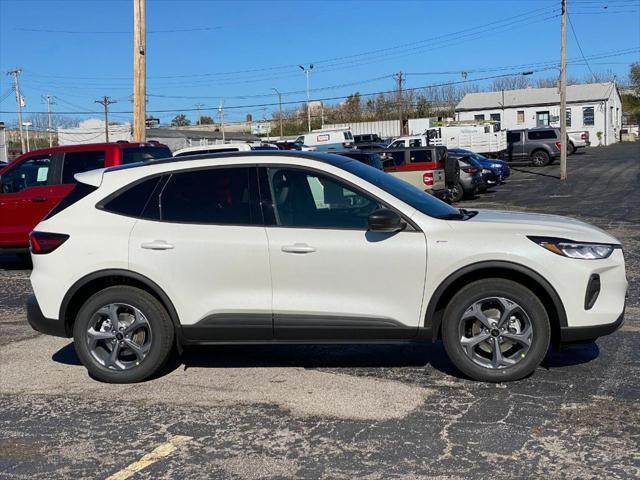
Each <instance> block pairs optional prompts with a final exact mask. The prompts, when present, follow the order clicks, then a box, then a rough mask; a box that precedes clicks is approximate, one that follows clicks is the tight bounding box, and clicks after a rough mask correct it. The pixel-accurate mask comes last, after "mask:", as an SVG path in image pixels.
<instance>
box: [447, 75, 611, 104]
mask: <svg viewBox="0 0 640 480" xmlns="http://www.w3.org/2000/svg"><path fill="white" fill-rule="evenodd" d="M615 88H616V85H615V83H613V82H608V83H585V84H580V85H568V86H567V102H568V103H579V102H593V101H597V100H605V99H607V98H609V97H610V96H611V93H612V91H613V90H614V89H615ZM502 95H503V92H502V91H501V90H500V91H497V92H481V93H467V94H466V95H465V96H464V98H463V99H462V100H460V103H458V105H457V106H456V111H463V110H485V109H491V108H509V107H524V106H533V105H553V104H558V103H560V94H559V93H558V89H557V88H556V87H553V88H524V89H520V90H505V91H504V105H503V104H502V102H503V97H502Z"/></svg>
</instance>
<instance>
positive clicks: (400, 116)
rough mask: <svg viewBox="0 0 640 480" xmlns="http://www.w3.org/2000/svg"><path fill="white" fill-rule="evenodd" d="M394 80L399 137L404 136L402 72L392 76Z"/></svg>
mask: <svg viewBox="0 0 640 480" xmlns="http://www.w3.org/2000/svg"><path fill="white" fill-rule="evenodd" d="M394 77H395V79H396V80H397V81H398V119H399V120H400V136H402V135H404V124H403V117H404V111H403V110H404V100H403V98H402V82H403V81H404V76H403V74H402V71H400V72H398V73H396V74H395V75H394Z"/></svg>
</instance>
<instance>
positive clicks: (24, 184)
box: [1, 155, 51, 193]
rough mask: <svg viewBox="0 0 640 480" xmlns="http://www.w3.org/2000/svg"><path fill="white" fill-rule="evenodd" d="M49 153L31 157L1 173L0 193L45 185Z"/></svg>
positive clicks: (49, 159)
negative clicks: (0, 188)
mask: <svg viewBox="0 0 640 480" xmlns="http://www.w3.org/2000/svg"><path fill="white" fill-rule="evenodd" d="M50 167H51V155H39V156H37V157H31V158H29V159H27V160H25V161H24V162H22V163H21V164H20V165H16V166H15V167H13V168H12V169H10V170H9V171H8V172H6V173H5V174H3V175H2V179H1V181H2V185H1V187H2V190H1V193H18V192H21V191H22V190H26V189H27V188H31V187H42V186H45V185H47V180H48V178H49V169H50Z"/></svg>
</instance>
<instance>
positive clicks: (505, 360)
mask: <svg viewBox="0 0 640 480" xmlns="http://www.w3.org/2000/svg"><path fill="white" fill-rule="evenodd" d="M458 330H459V338H460V345H461V346H462V350H463V352H464V353H465V355H466V356H467V357H468V358H469V359H470V360H471V361H473V362H474V363H475V364H477V365H480V366H481V367H484V368H489V369H504V368H508V367H511V366H513V365H516V364H517V363H518V362H520V361H521V360H522V359H524V358H525V357H526V355H527V353H528V351H529V348H530V347H531V343H532V341H533V325H532V323H531V319H530V318H529V315H528V314H527V312H526V311H525V310H524V309H523V308H522V307H521V306H520V305H518V304H517V303H516V302H514V301H513V300H510V299H508V298H504V297H488V298H483V299H481V300H478V301H476V302H474V303H473V304H471V305H470V306H469V307H468V308H467V309H466V310H465V312H464V314H463V315H462V317H461V318H460V321H459V327H458Z"/></svg>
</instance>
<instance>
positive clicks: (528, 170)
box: [511, 167, 560, 180]
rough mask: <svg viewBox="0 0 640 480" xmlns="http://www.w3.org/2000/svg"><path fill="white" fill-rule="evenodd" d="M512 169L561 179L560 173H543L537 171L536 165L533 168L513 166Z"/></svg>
mask: <svg viewBox="0 0 640 480" xmlns="http://www.w3.org/2000/svg"><path fill="white" fill-rule="evenodd" d="M511 170H515V171H516V172H520V173H529V174H531V175H539V176H541V177H549V178H555V179H557V180H560V175H550V174H548V173H543V172H540V171H537V169H536V167H533V168H531V169H525V168H515V167H511Z"/></svg>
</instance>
